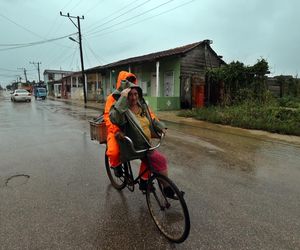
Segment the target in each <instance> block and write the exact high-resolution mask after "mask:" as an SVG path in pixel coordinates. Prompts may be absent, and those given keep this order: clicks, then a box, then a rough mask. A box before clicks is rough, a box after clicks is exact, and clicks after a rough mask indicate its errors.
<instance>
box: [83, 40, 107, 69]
mask: <svg viewBox="0 0 300 250" xmlns="http://www.w3.org/2000/svg"><path fill="white" fill-rule="evenodd" d="M83 39H84V40H85V43H86V45H87V47H88V49H89V50H90V51H91V53H92V54H93V55H94V57H95V58H96V60H97V61H98V62H99V64H103V62H104V63H105V61H106V60H103V59H101V58H100V57H99V56H98V55H97V54H96V53H95V51H94V50H93V49H92V48H91V46H90V44H89V42H88V40H87V39H86V38H85V37H84V38H83ZM106 62H107V61H106Z"/></svg>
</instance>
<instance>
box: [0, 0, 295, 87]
mask: <svg viewBox="0 0 300 250" xmlns="http://www.w3.org/2000/svg"><path fill="white" fill-rule="evenodd" d="M60 11H62V12H63V14H66V13H67V12H69V13H70V15H73V16H82V15H84V20H81V29H82V34H83V47H84V63H85V68H90V67H95V66H98V65H101V64H107V63H111V62H114V61H117V60H121V59H126V58H128V57H133V56H139V55H144V54H147V53H151V52H157V51H161V50H165V49H170V48H175V47H178V46H183V45H186V44H189V43H193V42H197V41H202V40H204V39H211V40H213V44H212V45H211V46H212V48H213V49H214V50H215V51H216V53H217V54H219V55H223V59H224V61H225V62H227V63H229V62H231V61H233V60H234V61H236V60H239V61H241V62H243V63H245V64H246V65H253V64H255V63H256V61H257V59H260V58H265V59H266V60H267V61H268V62H269V66H270V70H271V74H272V75H280V74H291V75H294V76H295V75H296V74H299V73H300V56H299V54H300V53H299V49H300V32H299V24H300V19H299V11H300V1H299V0H287V1H283V0H194V1H192V0H134V1H132V0H51V1H45V0H44V1H43V0H0V34H1V39H0V85H2V86H6V85H7V84H9V83H11V82H12V81H14V80H16V79H17V76H16V75H21V76H22V78H23V79H24V75H23V71H22V70H20V69H18V68H26V70H27V73H28V78H29V80H37V79H38V74H37V70H36V67H35V65H33V64H30V63H29V62H41V77H42V73H43V71H44V70H45V69H62V70H80V56H79V49H78V44H77V43H75V42H72V41H71V40H69V39H68V38H67V36H68V35H70V34H72V33H75V32H76V31H77V29H76V27H75V26H74V25H73V24H72V22H71V21H70V20H69V19H68V18H66V17H61V16H60V14H59V12H60ZM74 21H75V22H76V19H74ZM63 36H66V37H65V38H63V39H60V40H56V41H54V42H47V43H42V44H38V45H34V46H27V47H21V48H15V47H20V45H21V46H22V45H23V44H25V45H28V43H33V42H41V41H45V40H49V39H54V38H60V37H63ZM73 37H74V38H77V37H76V35H73ZM12 48H13V49H12Z"/></svg>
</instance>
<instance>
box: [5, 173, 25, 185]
mask: <svg viewBox="0 0 300 250" xmlns="http://www.w3.org/2000/svg"><path fill="white" fill-rule="evenodd" d="M29 178H30V176H29V175H26V174H17V175H13V176H11V177H9V178H8V179H7V180H6V182H5V186H7V187H17V186H21V185H24V184H26V183H27V182H28V180H29Z"/></svg>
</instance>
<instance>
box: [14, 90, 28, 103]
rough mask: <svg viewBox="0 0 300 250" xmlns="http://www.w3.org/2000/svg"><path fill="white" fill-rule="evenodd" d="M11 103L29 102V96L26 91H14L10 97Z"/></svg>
mask: <svg viewBox="0 0 300 250" xmlns="http://www.w3.org/2000/svg"><path fill="white" fill-rule="evenodd" d="M10 99H11V101H12V102H19V101H24V102H31V94H30V93H29V92H28V91H27V90H26V89H16V90H15V91H14V92H13V93H12V94H11V97H10Z"/></svg>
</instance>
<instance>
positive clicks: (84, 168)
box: [0, 95, 300, 249]
mask: <svg viewBox="0 0 300 250" xmlns="http://www.w3.org/2000/svg"><path fill="white" fill-rule="evenodd" d="M98 114H99V112H98V111H96V110H91V109H85V108H82V107H79V106H72V105H68V104H65V103H63V102H60V101H51V100H46V101H34V100H33V101H32V103H11V102H10V100H9V98H8V97H7V96H4V97H3V96H1V95H0V148H1V150H0V159H1V163H0V200H1V202H0V219H1V222H0V242H1V248H3V249H22V248H23V249H24V248H25V249H47V248H49V249H50V248H51V249H117V248H120V244H121V245H122V249H299V246H300V239H299V231H300V217H299V211H300V182H299V179H300V144H298V143H289V142H288V140H282V139H276V138H275V136H273V137H266V136H264V135H261V136H260V135H258V134H255V135H254V134H253V133H251V132H247V131H246V130H245V131H240V132H239V133H236V131H234V130H232V129H230V128H225V127H219V128H218V129H217V130H216V129H213V127H210V126H209V125H207V126H206V127H205V128H199V127H193V126H187V125H178V124H175V123H168V124H167V125H168V127H169V129H168V133H167V137H166V139H165V141H164V142H163V145H162V147H161V148H160V149H159V150H160V151H162V152H163V153H164V154H166V155H167V158H168V162H169V173H170V177H171V178H172V179H173V180H174V182H175V183H176V184H178V186H179V187H180V188H182V189H183V190H184V191H185V199H186V201H187V205H188V207H189V210H190V216H191V233H190V236H189V238H188V240H187V241H186V242H184V243H183V244H180V245H174V244H171V243H169V242H168V241H167V240H166V239H165V238H164V237H163V236H161V234H160V233H159V232H158V230H157V229H156V227H155V225H154V223H153V222H152V221H151V218H150V216H149V214H148V210H147V205H146V201H145V197H144V196H143V195H142V194H141V193H140V192H139V191H135V192H134V193H131V192H129V191H128V190H127V189H125V190H123V191H122V192H118V191H116V190H115V189H114V188H113V187H112V186H111V185H110V183H109V180H108V178H107V176H106V173H105V170H104V166H103V158H104V150H105V147H104V146H103V145H99V144H97V143H96V142H95V141H90V138H89V123H88V120H89V119H91V118H92V117H95V116H96V115H98ZM137 165H138V162H137V161H136V162H134V164H133V166H137ZM136 171H137V168H136Z"/></svg>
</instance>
